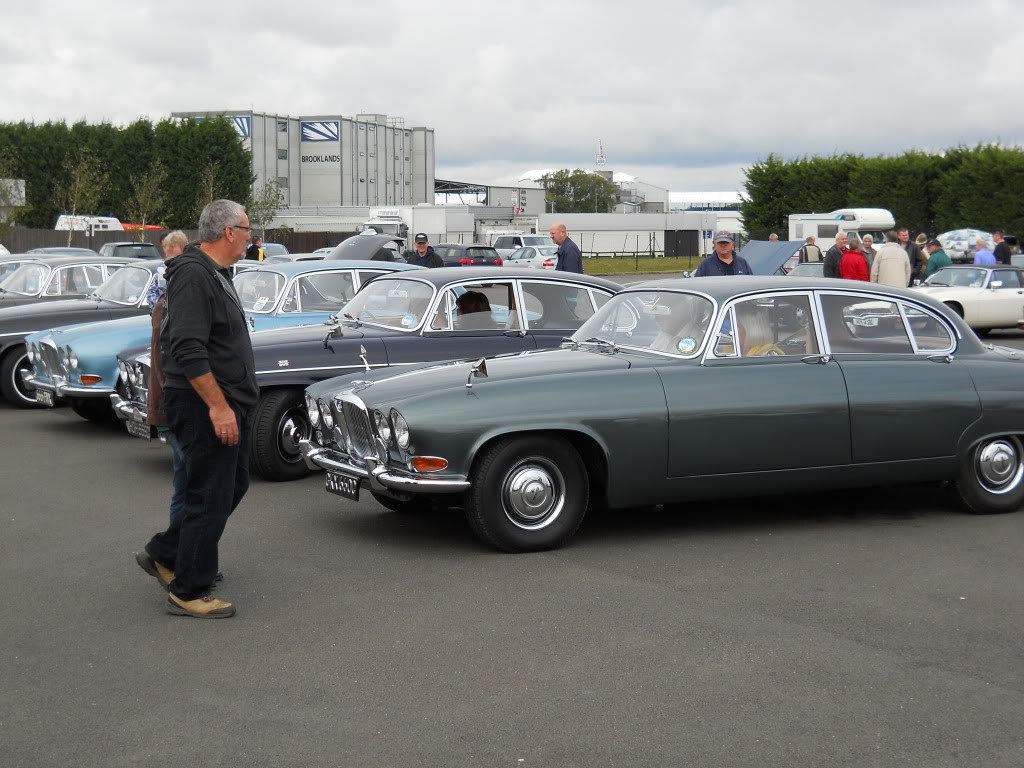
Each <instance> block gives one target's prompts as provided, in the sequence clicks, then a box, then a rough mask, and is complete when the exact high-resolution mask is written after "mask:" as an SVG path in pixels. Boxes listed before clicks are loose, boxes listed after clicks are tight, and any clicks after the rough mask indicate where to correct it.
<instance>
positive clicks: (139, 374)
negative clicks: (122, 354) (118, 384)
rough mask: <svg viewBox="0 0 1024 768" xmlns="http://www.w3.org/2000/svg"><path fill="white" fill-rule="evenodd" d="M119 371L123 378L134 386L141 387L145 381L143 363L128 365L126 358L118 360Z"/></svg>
mask: <svg viewBox="0 0 1024 768" xmlns="http://www.w3.org/2000/svg"><path fill="white" fill-rule="evenodd" d="M117 371H118V373H119V374H120V375H121V378H122V379H123V380H124V381H127V382H128V383H129V384H131V385H132V386H133V387H139V386H142V385H143V384H144V383H145V380H146V375H145V373H143V370H142V365H128V363H126V362H125V361H124V360H118V361H117Z"/></svg>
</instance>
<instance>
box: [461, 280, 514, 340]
mask: <svg viewBox="0 0 1024 768" xmlns="http://www.w3.org/2000/svg"><path fill="white" fill-rule="evenodd" d="M454 306H455V310H454V312H453V313H452V328H453V329H454V330H456V331H490V330H505V329H508V328H519V317H518V312H517V311H516V299H515V291H514V290H513V284H512V282H507V283H506V282H500V283H498V282H495V283H473V284H469V285H461V286H459V288H458V289H457V295H456V296H455V298H454Z"/></svg>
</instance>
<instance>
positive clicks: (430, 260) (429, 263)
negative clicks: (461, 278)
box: [403, 232, 444, 267]
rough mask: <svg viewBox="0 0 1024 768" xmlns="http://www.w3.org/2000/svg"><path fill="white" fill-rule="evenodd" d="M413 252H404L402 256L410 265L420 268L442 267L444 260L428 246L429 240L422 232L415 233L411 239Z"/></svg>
mask: <svg viewBox="0 0 1024 768" xmlns="http://www.w3.org/2000/svg"><path fill="white" fill-rule="evenodd" d="M413 242H414V243H415V246H416V250H415V251H406V252H405V253H404V254H403V255H404V256H405V260H406V261H407V262H409V263H410V264H418V265H419V266H421V267H443V266H444V259H442V258H441V257H440V256H438V255H437V254H436V253H435V252H434V249H433V248H432V247H431V246H430V238H428V237H427V236H426V234H425V233H423V232H417V233H416V237H415V238H413Z"/></svg>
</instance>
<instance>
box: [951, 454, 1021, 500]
mask: <svg viewBox="0 0 1024 768" xmlns="http://www.w3.org/2000/svg"><path fill="white" fill-rule="evenodd" d="M956 491H957V495H958V496H959V497H960V502H961V503H962V504H963V506H964V507H966V508H967V511H969V512H973V513H974V514H976V515H994V514H1001V513H1004V512H1015V511H1017V510H1018V509H1019V508H1020V506H1021V504H1024V449H1022V447H1021V441H1020V439H1019V438H1017V437H995V438H990V439H988V440H983V441H982V442H980V443H978V444H977V445H976V446H974V448H972V449H971V450H970V451H968V454H967V458H965V459H964V462H963V464H962V465H961V467H960V474H959V475H958V476H957V479H956Z"/></svg>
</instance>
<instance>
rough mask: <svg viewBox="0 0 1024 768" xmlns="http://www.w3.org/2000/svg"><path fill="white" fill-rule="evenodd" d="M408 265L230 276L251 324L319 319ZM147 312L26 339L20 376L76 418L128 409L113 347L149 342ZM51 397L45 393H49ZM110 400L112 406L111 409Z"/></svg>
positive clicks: (277, 268) (286, 268)
mask: <svg viewBox="0 0 1024 768" xmlns="http://www.w3.org/2000/svg"><path fill="white" fill-rule="evenodd" d="M413 269H422V267H418V266H414V265H411V264H397V263H394V264H393V263H383V262H366V261H350V262H343V261H331V262H323V261H306V262H297V263H290V264H289V263H284V264H274V265H268V266H265V267H258V268H255V269H247V270H245V271H243V272H239V273H237V274H236V275H235V277H234V283H235V288H236V290H237V291H238V295H239V298H240V299H241V301H242V306H243V308H244V309H245V311H246V317H247V318H248V320H249V325H250V327H251V328H252V329H253V330H265V329H270V328H282V327H287V326H296V325H306V324H310V323H322V322H323V321H324V320H326V319H327V318H328V317H329V316H330V315H331V314H332V313H333V312H336V311H337V310H338V308H339V307H341V306H342V305H343V304H344V303H345V302H347V301H348V300H349V299H351V298H352V297H353V296H354V295H355V293H356V291H357V290H359V287H360V286H361V285H362V284H363V283H365V282H367V281H368V280H371V279H372V278H374V277H376V276H378V275H382V274H385V273H388V272H395V271H399V270H413ZM151 333H152V322H151V318H150V316H149V315H142V316H139V317H128V318H123V319H120V320H112V321H108V322H98V323H86V324H78V325H69V326H62V327H59V328H52V329H49V330H46V331H39V332H37V333H33V334H31V335H29V336H27V337H26V339H25V341H26V343H27V346H28V356H29V360H30V362H31V365H32V370H31V371H30V372H28V373H27V374H26V375H25V376H24V381H25V383H26V384H27V385H28V386H30V387H33V388H34V389H35V391H36V392H37V393H39V394H38V400H39V402H40V403H42V404H44V405H49V406H53V405H55V404H56V402H57V401H58V400H60V399H64V400H67V402H68V404H69V405H70V406H71V408H72V409H73V410H74V411H75V413H77V414H78V415H79V416H81V417H82V418H85V419H90V420H100V421H102V420H107V419H110V418H112V416H113V415H114V414H115V413H116V414H117V415H118V416H120V417H121V418H126V419H127V418H129V417H130V414H129V413H128V412H127V411H126V410H125V409H124V408H120V407H119V406H120V405H122V404H121V403H119V402H118V400H117V399H116V398H115V399H113V400H112V398H111V395H114V394H115V389H116V385H117V381H118V374H119V371H118V364H117V355H118V353H119V352H120V351H121V350H123V349H127V348H129V347H138V346H140V345H145V344H148V343H149V340H150V336H151ZM47 395H49V397H47ZM112 405H113V410H112Z"/></svg>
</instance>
